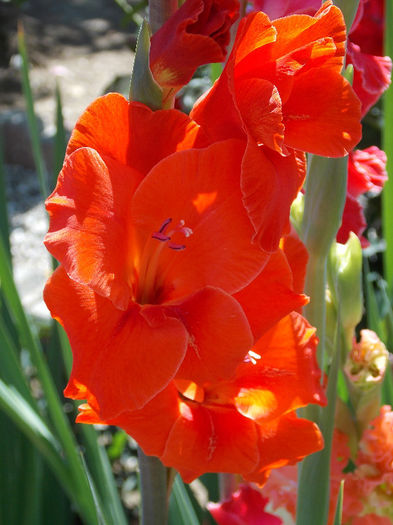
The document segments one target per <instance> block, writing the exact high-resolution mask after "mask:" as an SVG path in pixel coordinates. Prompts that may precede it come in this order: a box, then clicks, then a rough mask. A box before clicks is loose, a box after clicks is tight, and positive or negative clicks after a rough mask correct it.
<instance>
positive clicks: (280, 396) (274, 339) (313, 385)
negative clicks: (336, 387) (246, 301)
mask: <svg viewBox="0 0 393 525" xmlns="http://www.w3.org/2000/svg"><path fill="white" fill-rule="evenodd" d="M316 346H317V338H316V336H315V329H314V328H312V327H311V326H310V325H309V324H308V323H307V321H306V320H305V319H304V318H303V317H302V316H301V315H299V314H297V313H295V312H294V313H292V314H290V315H288V316H287V317H285V318H284V319H282V320H281V321H279V322H278V323H277V324H276V325H275V326H274V327H273V328H271V329H270V330H269V331H268V332H267V333H265V334H264V335H263V336H262V337H261V338H260V339H259V340H258V342H257V343H256V344H255V345H254V347H253V354H252V355H255V363H253V364H250V363H244V364H242V365H240V366H239V368H238V371H237V375H236V384H237V385H238V386H239V388H240V392H239V394H238V396H237V400H236V404H237V407H238V410H241V411H242V413H243V414H248V415H249V417H253V419H255V420H261V421H262V420H263V421H267V420H271V419H274V418H276V417H278V416H279V415H281V414H284V413H287V412H289V411H292V410H296V409H298V408H300V407H302V406H305V405H307V404H309V403H319V404H324V403H325V402H326V399H325V394H324V392H323V389H322V387H321V385H320V376H321V373H320V370H319V368H318V365H317V361H316ZM258 356H259V357H258Z"/></svg>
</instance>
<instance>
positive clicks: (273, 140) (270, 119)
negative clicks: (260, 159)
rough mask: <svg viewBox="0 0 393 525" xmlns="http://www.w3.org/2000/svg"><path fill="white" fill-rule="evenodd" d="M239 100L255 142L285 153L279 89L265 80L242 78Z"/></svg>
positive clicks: (244, 118)
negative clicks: (283, 150)
mask: <svg viewBox="0 0 393 525" xmlns="http://www.w3.org/2000/svg"><path fill="white" fill-rule="evenodd" d="M236 99H237V106H238V109H239V111H240V113H241V116H242V120H243V124H244V126H245V127H246V128H247V133H248V135H249V136H250V137H251V138H252V139H253V141H255V142H256V143H257V144H258V145H262V144H264V145H266V146H268V147H269V148H271V149H272V150H274V151H278V152H281V151H282V145H283V142H284V124H283V123H282V104H281V98H280V94H279V92H278V90H277V88H276V87H275V86H274V85H273V84H272V83H271V82H269V81H268V80H264V79H259V78H248V79H239V80H238V81H237V82H236Z"/></svg>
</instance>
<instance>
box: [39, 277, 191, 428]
mask: <svg viewBox="0 0 393 525" xmlns="http://www.w3.org/2000/svg"><path fill="white" fill-rule="evenodd" d="M44 298H45V302H46V304H47V306H48V308H49V310H50V312H51V314H52V316H53V317H54V318H55V319H57V320H58V321H59V322H60V323H61V324H62V325H63V326H64V328H65V330H66V332H67V334H68V336H69V339H70V343H71V348H72V351H73V356H74V360H73V367H72V372H71V376H70V380H69V383H68V385H67V387H66V389H65V395H66V396H69V397H72V398H76V399H80V398H82V399H83V398H87V395H86V392H89V393H91V395H93V396H94V398H95V399H96V401H97V405H98V409H99V416H100V417H101V418H102V419H108V418H113V417H115V416H116V415H118V414H120V413H121V412H123V411H124V410H132V409H136V408H140V407H142V406H143V405H145V404H146V403H147V402H148V401H149V400H150V399H151V398H153V397H154V396H155V395H156V394H158V393H159V392H160V391H162V390H163V389H164V388H165V387H166V386H167V385H168V383H169V382H170V381H171V379H172V378H173V377H174V375H175V374H176V372H177V370H178V368H179V366H180V363H181V361H182V360H183V358H184V355H185V352H186V348H187V340H188V336H187V332H186V330H185V328H184V326H183V325H182V323H181V322H180V321H178V320H177V319H174V318H169V317H167V316H166V315H165V314H164V312H163V311H162V309H161V308H160V307H145V308H144V309H143V308H142V309H141V308H140V307H139V306H138V305H130V307H129V308H128V310H127V311H125V312H123V311H121V310H117V309H116V308H114V307H113V304H112V303H111V302H110V301H109V300H107V299H104V298H103V297H100V296H99V295H97V294H95V293H94V292H93V291H92V290H91V289H90V288H89V287H87V286H83V285H80V284H78V283H76V282H75V281H72V280H71V279H69V278H68V277H67V275H66V273H65V271H64V269H63V268H62V267H59V268H58V269H57V270H56V272H55V273H54V274H53V275H52V277H51V278H50V279H49V281H48V283H47V285H46V287H45V291H44ZM81 385H82V388H81Z"/></svg>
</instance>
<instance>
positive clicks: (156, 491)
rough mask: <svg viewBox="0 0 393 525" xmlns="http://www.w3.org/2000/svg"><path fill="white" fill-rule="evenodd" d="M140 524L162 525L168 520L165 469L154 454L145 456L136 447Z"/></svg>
mask: <svg viewBox="0 0 393 525" xmlns="http://www.w3.org/2000/svg"><path fill="white" fill-rule="evenodd" d="M138 463H139V476H140V490H141V495H142V505H141V511H142V519H141V525H164V524H165V523H167V520H168V501H167V470H166V467H164V465H163V464H162V463H161V461H160V460H159V459H158V458H156V457H155V456H146V454H145V453H144V452H143V450H142V449H141V448H140V447H138Z"/></svg>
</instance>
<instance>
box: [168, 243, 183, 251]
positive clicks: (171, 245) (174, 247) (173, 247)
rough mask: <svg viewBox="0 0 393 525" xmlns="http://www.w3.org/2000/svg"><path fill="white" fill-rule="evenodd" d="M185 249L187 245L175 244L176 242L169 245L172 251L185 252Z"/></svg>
mask: <svg viewBox="0 0 393 525" xmlns="http://www.w3.org/2000/svg"><path fill="white" fill-rule="evenodd" d="M185 247H186V245H185V244H175V243H174V242H170V243H169V244H168V248H170V249H171V250H184V249H185Z"/></svg>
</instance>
